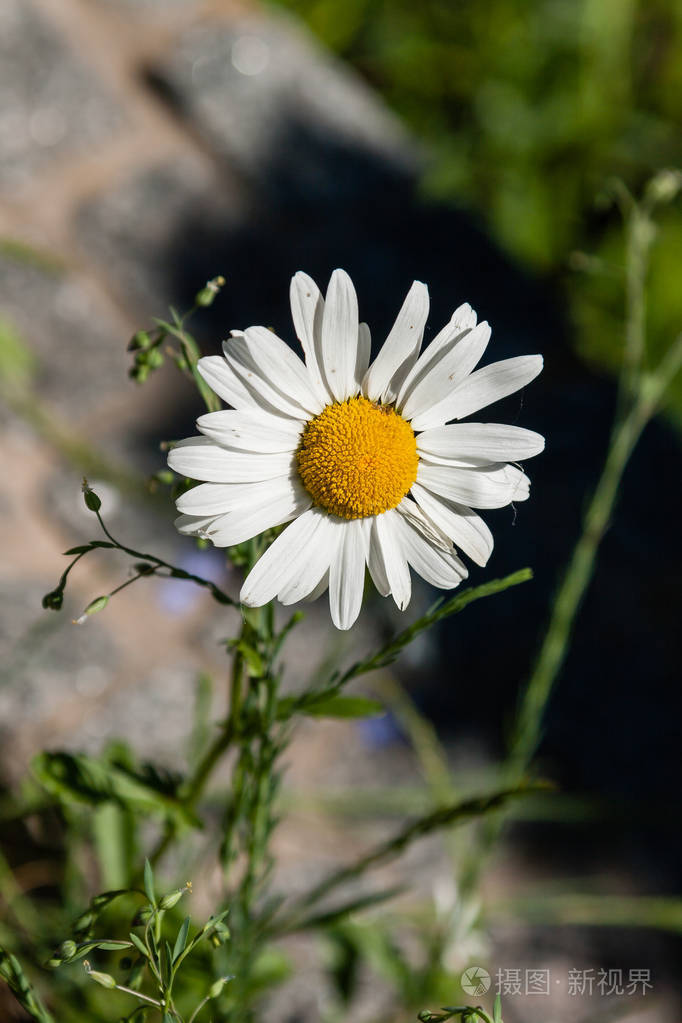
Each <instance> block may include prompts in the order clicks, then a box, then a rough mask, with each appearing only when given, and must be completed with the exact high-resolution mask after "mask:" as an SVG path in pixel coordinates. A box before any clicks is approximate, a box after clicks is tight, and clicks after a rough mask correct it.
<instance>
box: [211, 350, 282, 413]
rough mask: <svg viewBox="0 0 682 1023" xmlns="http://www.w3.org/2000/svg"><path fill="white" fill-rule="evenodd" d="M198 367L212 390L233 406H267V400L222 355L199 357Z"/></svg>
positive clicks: (255, 407)
mask: <svg viewBox="0 0 682 1023" xmlns="http://www.w3.org/2000/svg"><path fill="white" fill-rule="evenodd" d="M197 369H198V370H199V373H201V375H202V377H203V378H204V380H205V381H206V383H207V384H208V386H209V387H210V388H211V390H212V391H213V392H214V393H215V394H217V395H218V397H219V398H222V399H223V401H225V402H227V404H228V405H232V407H233V408H236V409H249V410H250V409H261V408H264V407H267V402H265V401H264V400H263V399H262V398H260V396H259V395H257V394H255V393H254V391H253V390H252V389H251V388H249V387H247V386H246V385H245V384H243V383H242V381H241V380H240V379H239V377H238V376H236V375H235V374H234V373H233V371H232V370H231V369H230V367H229V366H228V365H227V363H226V362H225V359H224V358H223V357H222V355H207V356H205V357H204V358H203V359H199V361H198V363H197Z"/></svg>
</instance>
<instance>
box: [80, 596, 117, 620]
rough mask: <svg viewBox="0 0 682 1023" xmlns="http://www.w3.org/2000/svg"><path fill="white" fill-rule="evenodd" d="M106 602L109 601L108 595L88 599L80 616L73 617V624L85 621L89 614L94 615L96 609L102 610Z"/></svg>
mask: <svg viewBox="0 0 682 1023" xmlns="http://www.w3.org/2000/svg"><path fill="white" fill-rule="evenodd" d="M108 603H109V598H108V597H95V599H94V600H91V601H90V603H89V604H88V606H87V607H86V609H85V611H84V612H83V614H82V615H81V616H80V618H74V622H73V624H74V625H82V624H83V622H86V621H87V620H88V618H89V617H90V615H94V614H97V612H98V611H102V610H103V609H104V608H105V607H106V606H107V604H108Z"/></svg>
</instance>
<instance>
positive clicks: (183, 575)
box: [69, 511, 236, 607]
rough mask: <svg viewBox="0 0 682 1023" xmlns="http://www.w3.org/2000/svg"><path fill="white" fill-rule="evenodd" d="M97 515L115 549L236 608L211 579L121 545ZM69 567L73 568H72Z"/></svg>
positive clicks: (98, 514) (230, 598)
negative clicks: (204, 589)
mask: <svg viewBox="0 0 682 1023" xmlns="http://www.w3.org/2000/svg"><path fill="white" fill-rule="evenodd" d="M95 515H96V516H97V521H98V522H99V524H100V527H101V529H102V532H103V533H104V535H105V536H106V537H107V538H108V539H109V540H110V541H111V542H112V543H113V545H114V547H117V548H118V549H119V550H120V551H123V552H124V553H125V554H129V555H130V556H131V557H132V558H138V559H139V560H140V561H149V562H151V563H152V564H153V565H157V566H158V567H159V568H167V569H168V571H169V572H170V573H171V575H172V576H173V578H175V579H187V580H189V581H190V582H193V583H196V584H197V585H198V586H203V587H205V588H206V589H208V590H210V591H211V593H212V594H213V596H214V597H215V599H216V600H217V601H219V603H221V604H229V605H232V606H233V607H234V606H236V601H234V600H233V599H232V597H228V595H227V594H226V593H224V592H223V590H221V589H220V588H219V587H218V586H216V585H215V583H212V582H211V581H210V580H209V579H203V578H202V577H201V576H200V575H194V574H193V573H192V572H186V571H185V569H184V568H176V567H175V565H171V564H169V563H168V562H167V561H164V560H163V558H157V556H156V555H155V554H144V553H143V552H142V551H136V550H134V549H133V548H132V547H126V545H125V544H122V543H120V542H119V541H118V540H117V539H116V538H115V537H114V536H112V534H111V533H110V532H109V530H108V529H107V527H106V525H105V524H104V520H103V518H102V516H101V515H100V513H99V511H96V512H95ZM79 556H81V555H79ZM69 567H70V568H71V567H72V566H69ZM143 574H144V573H143Z"/></svg>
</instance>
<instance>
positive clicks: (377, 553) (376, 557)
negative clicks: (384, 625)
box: [367, 519, 391, 597]
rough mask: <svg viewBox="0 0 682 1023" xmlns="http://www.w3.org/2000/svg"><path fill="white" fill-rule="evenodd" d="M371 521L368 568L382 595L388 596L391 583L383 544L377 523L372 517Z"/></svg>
mask: <svg viewBox="0 0 682 1023" xmlns="http://www.w3.org/2000/svg"><path fill="white" fill-rule="evenodd" d="M369 522H370V534H369V543H368V549H367V568H368V569H369V574H370V576H371V578H372V582H373V583H374V585H375V587H376V589H377V590H378V592H379V593H380V594H381V596H382V597H388V596H389V594H390V592H391V584H390V583H389V581H388V575H387V573H386V566H385V565H384V559H383V556H382V550H381V545H380V543H379V541H378V540H377V535H376V534H377V531H376V525H375V524H374V520H373V519H370V520H369Z"/></svg>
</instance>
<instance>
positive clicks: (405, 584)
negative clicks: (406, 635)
mask: <svg viewBox="0 0 682 1023" xmlns="http://www.w3.org/2000/svg"><path fill="white" fill-rule="evenodd" d="M399 514H400V513H399V512H397V511H396V510H395V509H391V511H386V512H384V513H383V514H382V515H377V516H376V517H375V518H374V519H373V520H372V542H373V543H375V544H376V548H377V553H378V555H380V557H381V560H382V562H383V566H384V571H385V573H386V578H387V580H388V584H389V586H390V587H391V595H392V596H393V599H394V601H395V602H396V604H397V606H398V608H399V609H400V610H401V611H404V610H405V608H406V607H407V605H408V604H409V603H410V596H411V594H412V580H411V579H410V568H409V565H408V564H407V558H406V557H405V555H404V553H403V549H402V546H401V544H400V538H399V536H398V527H397V525H396V517H397V516H398V515H399Z"/></svg>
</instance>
